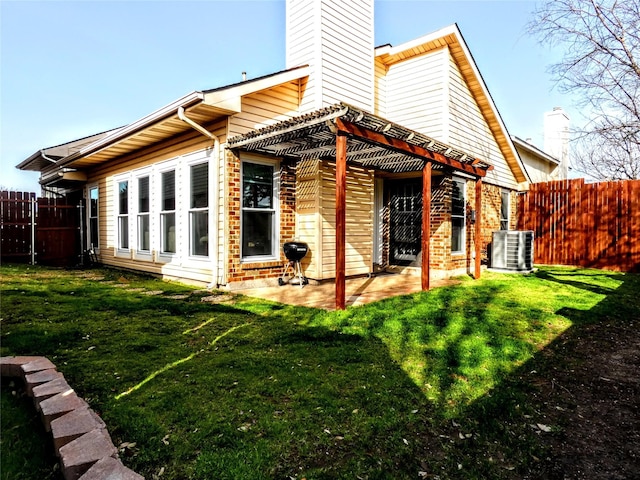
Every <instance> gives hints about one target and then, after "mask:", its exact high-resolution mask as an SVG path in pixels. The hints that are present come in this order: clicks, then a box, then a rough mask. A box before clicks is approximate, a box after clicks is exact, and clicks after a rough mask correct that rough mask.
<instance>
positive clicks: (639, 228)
mask: <svg viewBox="0 0 640 480" xmlns="http://www.w3.org/2000/svg"><path fill="white" fill-rule="evenodd" d="M518 229H519V230H533V231H534V234H535V235H534V261H535V263H541V264H551V265H575V266H582V267H595V268H605V269H609V270H621V271H627V272H638V271H640V180H624V181H616V182H600V183H592V184H588V183H585V182H584V179H576V180H561V181H555V182H547V183H536V184H532V185H531V186H530V189H529V191H528V192H526V193H525V194H522V195H520V196H519V199H518Z"/></svg>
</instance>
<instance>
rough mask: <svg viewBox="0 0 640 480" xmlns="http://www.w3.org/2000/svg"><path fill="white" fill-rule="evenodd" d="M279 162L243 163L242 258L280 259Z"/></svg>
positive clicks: (250, 259) (252, 259)
mask: <svg viewBox="0 0 640 480" xmlns="http://www.w3.org/2000/svg"><path fill="white" fill-rule="evenodd" d="M278 176H279V172H278V168H277V163H276V162H275V161H263V160H261V161H243V162H242V226H241V231H242V258H243V260H248V261H256V260H266V259H275V258H277V254H278V253H277V249H278V248H279V242H278V211H277V207H278V180H279V178H278Z"/></svg>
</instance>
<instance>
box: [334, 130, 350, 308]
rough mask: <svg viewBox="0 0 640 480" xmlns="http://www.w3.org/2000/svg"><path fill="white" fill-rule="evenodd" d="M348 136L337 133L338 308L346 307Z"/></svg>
mask: <svg viewBox="0 0 640 480" xmlns="http://www.w3.org/2000/svg"><path fill="white" fill-rule="evenodd" d="M346 197H347V137H346V135H341V134H338V135H336V310H344V309H345V307H346V293H345V269H346V267H345V248H346V203H347V202H346Z"/></svg>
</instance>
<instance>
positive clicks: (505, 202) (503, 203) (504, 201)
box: [500, 190, 509, 230]
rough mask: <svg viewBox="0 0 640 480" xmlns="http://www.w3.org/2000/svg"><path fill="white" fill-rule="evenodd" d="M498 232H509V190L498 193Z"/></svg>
mask: <svg viewBox="0 0 640 480" xmlns="http://www.w3.org/2000/svg"><path fill="white" fill-rule="evenodd" d="M500 230H509V190H502V192H500Z"/></svg>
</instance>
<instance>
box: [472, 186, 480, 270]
mask: <svg viewBox="0 0 640 480" xmlns="http://www.w3.org/2000/svg"><path fill="white" fill-rule="evenodd" d="M475 227H476V230H475V247H476V252H475V253H476V255H475V257H476V258H475V272H474V275H473V276H474V278H480V265H481V260H482V258H481V256H482V178H478V179H477V180H476V225H475Z"/></svg>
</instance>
